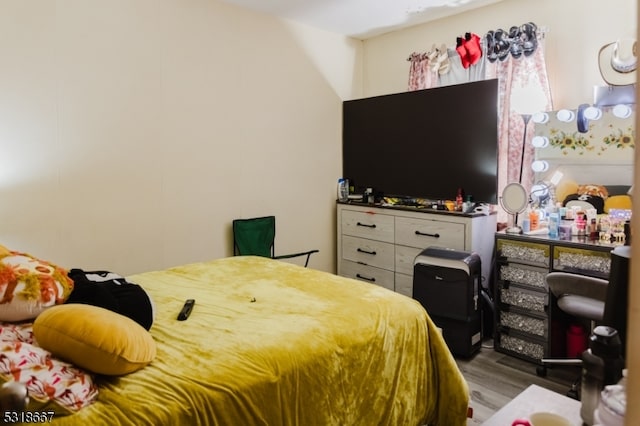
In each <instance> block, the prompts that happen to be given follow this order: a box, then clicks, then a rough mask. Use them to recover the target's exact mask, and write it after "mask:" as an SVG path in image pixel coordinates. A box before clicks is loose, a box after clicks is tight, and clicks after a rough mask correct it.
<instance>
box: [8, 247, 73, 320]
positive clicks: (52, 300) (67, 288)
mask: <svg viewBox="0 0 640 426" xmlns="http://www.w3.org/2000/svg"><path fill="white" fill-rule="evenodd" d="M71 290H73V281H72V280H71V279H70V278H69V277H68V276H67V271H66V270H65V269H63V268H60V267H59V266H56V265H53V264H51V263H49V262H46V261H44V260H40V259H38V258H36V257H33V256H31V255H29V254H25V253H19V252H16V251H11V250H8V249H6V248H5V247H2V246H0V321H11V322H18V321H26V320H32V319H34V318H35V317H36V316H38V314H39V313H41V312H42V311H44V310H45V309H47V308H49V307H51V306H54V305H58V304H61V303H64V301H65V300H66V299H67V298H68V297H69V295H70V294H71Z"/></svg>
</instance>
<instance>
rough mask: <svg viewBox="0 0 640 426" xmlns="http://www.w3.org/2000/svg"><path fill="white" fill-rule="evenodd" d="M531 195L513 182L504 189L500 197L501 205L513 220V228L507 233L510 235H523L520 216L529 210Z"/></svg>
mask: <svg viewBox="0 0 640 426" xmlns="http://www.w3.org/2000/svg"><path fill="white" fill-rule="evenodd" d="M528 204H529V194H527V190H526V189H525V187H524V186H522V185H520V184H519V183H516V182H513V183H510V184H508V185H507V186H505V187H504V190H503V191H502V196H501V197H500V205H501V206H502V208H503V209H504V211H506V212H507V213H509V214H510V215H511V217H512V218H513V226H511V227H508V228H507V229H506V232H508V233H510V234H522V228H521V227H520V226H519V225H518V223H517V222H518V215H519V214H520V213H522V212H523V211H525V210H526V209H527V205H528Z"/></svg>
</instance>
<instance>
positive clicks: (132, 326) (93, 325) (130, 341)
mask: <svg viewBox="0 0 640 426" xmlns="http://www.w3.org/2000/svg"><path fill="white" fill-rule="evenodd" d="M33 336H34V337H35V339H36V341H37V342H38V344H39V345H40V346H41V347H42V348H43V349H46V350H48V351H49V352H51V353H52V354H53V355H54V356H57V357H59V358H61V359H63V360H66V361H68V362H71V363H72V364H74V365H76V366H78V367H80V368H84V369H85V370H89V371H92V372H94V373H98V374H105V375H110V376H117V375H122V374H127V373H131V372H134V371H136V370H139V369H141V368H143V367H145V366H146V365H147V364H149V363H150V362H151V361H153V359H154V358H155V357H156V343H155V341H154V340H153V338H152V337H151V334H149V332H148V331H147V330H145V329H144V328H143V327H142V326H141V325H139V324H138V323H137V322H135V321H133V320H132V319H130V318H128V317H125V316H124V315H120V314H118V313H115V312H113V311H110V310H108V309H104V308H100V307H98V306H91V305H84V304H76V303H70V304H66V305H58V306H53V307H51V308H49V309H47V310H46V311H44V312H43V313H41V314H40V315H38V317H37V318H36V320H35V321H34V323H33Z"/></svg>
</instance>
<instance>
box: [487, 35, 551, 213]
mask: <svg viewBox="0 0 640 426" xmlns="http://www.w3.org/2000/svg"><path fill="white" fill-rule="evenodd" d="M537 40H538V47H537V49H536V50H535V52H534V53H533V54H532V55H530V56H525V55H522V56H521V57H519V58H514V57H512V56H511V55H509V56H508V57H507V58H506V59H505V60H503V61H500V60H498V61H495V62H493V63H491V62H488V63H487V64H486V78H488V79H489V78H497V79H498V88H499V89H498V90H499V91H498V194H501V193H502V190H503V189H504V187H505V186H506V185H507V184H509V183H511V182H519V181H520V163H521V159H522V155H523V154H522V153H523V143H524V159H523V161H522V164H524V168H523V170H522V180H521V182H520V183H521V184H522V185H523V186H524V187H525V188H526V189H527V191H529V190H530V189H531V186H532V184H533V183H534V182H533V179H534V173H533V170H531V167H528V165H530V164H531V162H532V161H533V158H534V149H533V146H532V145H531V139H532V138H533V136H534V126H533V124H534V123H532V122H531V121H530V120H527V117H526V115H523V114H522V113H520V112H518V111H517V109H516V108H514V103H515V102H514V101H515V99H514V95H515V94H516V93H522V94H525V96H526V97H529V98H531V99H530V100H531V101H532V102H531V103H532V104H537V105H538V109H539V110H540V111H550V110H552V109H553V105H552V100H551V91H550V89H549V79H548V76H547V67H546V62H545V59H544V33H539V34H538V35H537ZM526 100H527V99H526V98H525V99H524V101H525V102H526ZM521 102H522V101H521ZM531 112H534V111H529V113H531ZM529 118H530V117H529ZM525 126H526V135H525ZM525 138H526V140H525ZM506 221H507V214H506V212H504V211H503V210H502V209H501V208H500V209H499V210H498V222H506Z"/></svg>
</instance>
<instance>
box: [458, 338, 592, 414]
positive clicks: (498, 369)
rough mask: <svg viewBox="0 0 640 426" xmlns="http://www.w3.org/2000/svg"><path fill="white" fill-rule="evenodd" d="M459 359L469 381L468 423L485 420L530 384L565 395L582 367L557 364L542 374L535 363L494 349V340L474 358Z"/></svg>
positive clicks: (483, 346)
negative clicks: (469, 407)
mask: <svg viewBox="0 0 640 426" xmlns="http://www.w3.org/2000/svg"><path fill="white" fill-rule="evenodd" d="M456 362H457V364H458V367H459V368H460V371H462V374H463V375H464V377H465V379H466V380H467V383H468V384H469V393H470V405H471V407H472V408H473V418H471V419H469V420H468V421H467V425H468V426H471V425H480V424H482V423H483V422H484V421H485V420H487V419H488V418H489V417H491V416H492V415H493V413H495V412H496V411H498V410H499V409H500V408H502V407H503V406H504V405H506V404H507V403H508V402H509V401H511V400H512V399H513V398H515V396H516V395H518V394H519V393H520V392H522V391H523V390H525V389H526V388H527V387H528V386H529V385H531V384H536V385H539V386H542V387H545V388H547V389H549V390H552V391H555V392H558V393H560V394H563V395H565V394H566V393H567V391H568V390H569V389H570V388H571V384H572V383H573V381H574V380H575V379H577V378H578V377H579V375H580V367H577V366H554V367H552V368H548V369H547V374H546V376H545V377H540V376H538V375H537V374H536V364H533V363H530V362H527V361H524V360H521V359H518V358H515V357H512V356H509V355H506V354H503V353H500V352H497V351H495V350H494V349H493V341H492V340H485V341H484V342H483V345H482V348H481V349H480V351H479V352H478V353H476V355H475V356H473V357H472V358H470V359H462V358H457V359H456Z"/></svg>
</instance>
